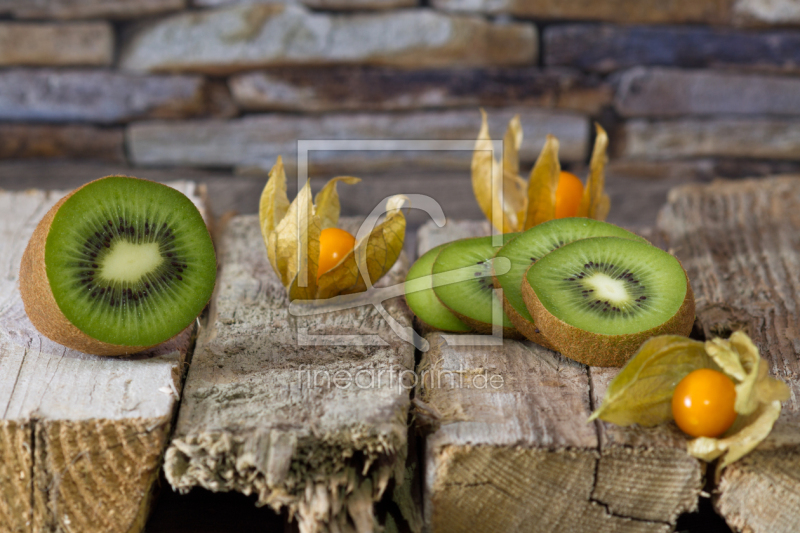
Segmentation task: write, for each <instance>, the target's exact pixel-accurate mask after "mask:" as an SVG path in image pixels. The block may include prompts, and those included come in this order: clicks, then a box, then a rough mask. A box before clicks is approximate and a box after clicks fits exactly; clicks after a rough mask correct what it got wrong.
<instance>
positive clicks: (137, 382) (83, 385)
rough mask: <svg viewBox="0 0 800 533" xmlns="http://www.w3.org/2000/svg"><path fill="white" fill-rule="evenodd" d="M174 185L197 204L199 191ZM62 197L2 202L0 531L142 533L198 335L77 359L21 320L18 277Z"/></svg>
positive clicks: (39, 195)
mask: <svg viewBox="0 0 800 533" xmlns="http://www.w3.org/2000/svg"><path fill="white" fill-rule="evenodd" d="M172 186H174V187H175V188H177V189H178V190H180V191H182V192H183V193H184V194H187V195H188V196H189V197H190V198H192V199H193V200H194V201H195V203H198V204H201V203H202V200H201V197H200V196H201V191H200V190H199V189H198V187H197V186H195V184H193V183H191V182H179V183H173V184H172ZM62 196H63V193H60V192H44V191H28V192H20V193H8V192H3V193H0V257H2V258H3V260H2V266H0V269H2V276H0V302H2V303H0V369H1V371H0V531H3V532H6V531H11V532H34V531H54V532H61V531H64V532H66V531H81V532H104V533H105V532H125V533H127V532H136V531H140V530H141V529H142V528H143V526H144V521H145V518H146V516H147V510H148V506H149V502H150V494H151V489H152V485H153V482H154V481H155V479H156V477H157V474H158V470H159V466H160V459H161V455H162V453H163V451H164V449H165V447H166V443H167V437H168V435H169V429H170V424H171V421H172V417H173V414H174V410H175V408H176V405H177V401H176V400H177V398H178V395H179V393H180V388H181V381H182V375H183V370H184V364H185V362H186V358H187V355H188V352H189V348H190V346H191V340H192V333H193V329H194V325H192V326H191V327H190V328H188V329H187V330H186V331H184V332H183V333H182V334H180V335H179V336H178V337H176V338H174V339H172V340H171V341H169V342H167V343H165V344H163V345H161V346H159V347H156V348H153V349H151V350H149V351H147V352H143V353H141V354H138V355H136V356H132V357H127V358H103V357H97V356H91V355H86V354H82V353H79V352H76V351H74V350H69V349H67V348H64V347H63V346H60V345H58V344H56V343H54V342H52V341H50V340H49V339H47V338H45V337H43V336H42V335H41V334H39V332H38V331H36V329H35V328H34V327H33V325H32V324H31V323H30V321H29V320H28V318H27V316H26V315H25V309H24V307H23V304H22V300H21V298H20V295H19V286H18V271H19V263H20V259H21V257H22V253H23V251H24V249H25V246H26V245H27V242H28V239H29V238H30V236H31V234H32V233H33V230H34V227H35V226H36V224H37V223H38V222H39V220H40V219H41V218H42V217H43V216H44V214H45V213H46V212H47V210H48V209H50V207H51V206H52V205H53V204H54V203H55V202H56V201H57V200H58V199H60V198H61V197H62Z"/></svg>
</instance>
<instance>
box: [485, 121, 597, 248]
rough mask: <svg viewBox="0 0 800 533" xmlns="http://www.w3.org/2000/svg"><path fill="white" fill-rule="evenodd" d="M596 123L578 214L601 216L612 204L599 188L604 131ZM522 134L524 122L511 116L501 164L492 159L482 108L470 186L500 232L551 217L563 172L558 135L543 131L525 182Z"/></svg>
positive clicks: (524, 226) (504, 139)
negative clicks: (521, 165)
mask: <svg viewBox="0 0 800 533" xmlns="http://www.w3.org/2000/svg"><path fill="white" fill-rule="evenodd" d="M595 127H596V129H597V139H596V140H595V145H594V150H593V151H592V160H591V163H590V171H589V177H588V178H587V181H586V186H585V187H584V193H583V197H582V198H581V205H580V208H579V209H578V215H577V216H580V217H588V218H594V219H597V220H605V219H606V216H607V215H608V210H609V207H610V201H609V198H608V195H607V194H606V193H605V192H604V191H603V187H604V184H605V165H606V162H607V160H608V158H607V157H606V149H607V148H608V135H606V132H605V130H603V128H601V127H600V125H596V126H595ZM522 137H523V135H522V125H521V124H520V120H519V116H515V117H514V118H512V119H511V121H510V122H509V123H508V129H507V130H506V134H505V136H504V137H503V159H502V164H501V162H500V161H498V160H497V159H495V158H494V154H493V151H492V139H491V137H490V136H489V126H488V123H487V118H486V113H485V112H484V111H483V110H481V129H480V131H479V132H478V140H477V141H476V143H475V151H474V152H473V154H472V191H473V193H474V194H475V199H476V200H477V201H478V205H479V206H480V208H481V211H483V214H484V215H485V216H486V218H487V219H488V220H489V221H490V222H491V223H492V225H494V227H495V228H497V230H498V231H501V232H502V233H514V232H517V231H523V230H526V229H528V228H531V227H533V226H536V225H537V224H541V223H542V222H547V221H548V220H552V219H553V218H555V210H556V207H555V205H556V189H557V188H558V180H559V175H560V174H561V163H560V162H559V160H558V147H559V143H558V139H557V138H556V137H554V136H552V135H548V136H547V140H546V142H545V145H544V147H543V148H542V151H541V153H540V154H539V157H538V159H537V160H536V164H535V165H534V167H533V169H532V170H531V174H530V177H529V179H528V180H527V181H526V180H524V179H523V178H522V177H521V176H520V168H519V148H520V146H521V145H522Z"/></svg>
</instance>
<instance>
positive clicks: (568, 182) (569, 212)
mask: <svg viewBox="0 0 800 533" xmlns="http://www.w3.org/2000/svg"><path fill="white" fill-rule="evenodd" d="M582 197H583V183H582V182H581V180H580V178H578V176H576V175H575V174H572V173H570V172H566V171H563V170H562V171H561V175H560V176H559V177H558V187H557V188H556V218H567V217H574V216H576V215H577V214H578V208H579V207H580V205H581V198H582Z"/></svg>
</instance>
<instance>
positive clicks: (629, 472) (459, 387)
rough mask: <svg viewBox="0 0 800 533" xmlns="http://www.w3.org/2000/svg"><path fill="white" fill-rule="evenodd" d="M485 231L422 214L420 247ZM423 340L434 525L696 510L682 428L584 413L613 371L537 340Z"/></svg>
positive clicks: (473, 527) (579, 527) (569, 522)
mask: <svg viewBox="0 0 800 533" xmlns="http://www.w3.org/2000/svg"><path fill="white" fill-rule="evenodd" d="M487 230H488V226H487V225H486V224H483V223H468V224H458V223H456V224H452V223H451V224H448V225H447V226H445V227H444V228H442V229H439V228H436V227H435V226H433V225H432V224H427V225H425V226H423V228H422V229H421V230H420V233H419V237H418V243H419V245H420V249H419V253H420V254H422V253H424V252H425V251H426V250H427V249H428V247H432V246H436V245H437V244H440V243H441V242H447V241H449V240H452V239H453V238H463V237H465V236H468V235H467V234H468V233H470V232H472V234H473V235H475V234H485V232H486V231H487ZM427 339H428V341H429V342H430V345H431V348H430V350H429V351H428V352H427V353H425V354H424V355H423V358H422V362H421V364H420V366H419V367H418V373H419V374H420V383H419V386H418V389H417V400H416V401H417V416H418V418H419V420H420V421H422V422H423V424H424V426H425V428H426V431H425V457H424V462H425V469H426V478H425V498H424V510H425V519H426V524H427V526H428V527H429V528H430V531H432V532H442V531H446V532H455V531H489V532H494V531H497V532H501V531H543V532H544V531H587V532H596V531H608V532H633V531H636V532H639V531H641V532H645V531H646V532H655V531H659V532H660V531H672V530H673V528H674V526H675V523H676V521H677V518H678V516H679V515H680V514H681V513H683V512H687V511H693V510H695V509H696V508H697V500H698V496H699V493H700V490H701V488H702V484H703V472H704V467H703V464H702V463H701V462H700V461H698V460H696V459H693V458H692V457H689V456H688V455H687V454H686V451H685V449H686V448H685V446H686V444H685V438H684V437H683V436H682V435H681V434H680V432H679V431H678V430H677V428H676V427H675V426H672V425H669V426H662V427H658V428H653V429H650V430H643V429H641V428H618V427H615V426H612V425H610V424H606V423H603V422H595V423H590V424H587V423H586V419H587V418H588V417H589V414H590V413H591V411H592V410H593V409H594V407H595V406H596V405H598V402H599V400H600V398H602V395H603V394H604V392H605V389H606V387H607V385H608V382H609V381H610V380H611V378H612V377H613V376H614V375H616V372H617V370H615V369H599V368H589V367H586V366H583V365H579V364H577V363H575V362H573V361H571V360H569V359H565V358H563V357H562V356H561V355H560V354H557V353H555V352H552V351H549V350H546V349H544V348H542V347H540V346H538V345H536V344H533V343H530V342H517V341H510V340H504V341H503V343H502V345H496V346H487V345H480V344H479V343H475V342H472V343H470V344H469V345H467V346H457V345H455V344H454V342H457V341H459V340H461V341H463V339H464V336H460V335H453V336H449V335H443V334H441V333H431V334H429V335H428V336H427ZM493 380H494V381H493ZM493 383H494V385H493Z"/></svg>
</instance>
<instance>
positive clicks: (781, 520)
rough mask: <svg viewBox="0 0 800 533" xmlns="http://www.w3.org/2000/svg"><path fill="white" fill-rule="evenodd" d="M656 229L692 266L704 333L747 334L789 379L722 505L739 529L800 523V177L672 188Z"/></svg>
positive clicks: (721, 492)
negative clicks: (778, 407)
mask: <svg viewBox="0 0 800 533" xmlns="http://www.w3.org/2000/svg"><path fill="white" fill-rule="evenodd" d="M659 229H660V230H661V232H662V233H663V235H664V238H665V239H666V241H667V243H668V244H669V246H670V247H671V248H672V249H673V250H674V252H675V254H676V255H677V256H678V257H679V258H680V259H681V261H682V262H683V265H684V267H685V268H686V270H687V272H688V274H689V278H690V279H691V280H692V286H693V287H694V289H695V296H696V299H697V316H698V318H699V320H700V322H701V323H702V325H703V329H704V331H705V334H706V336H707V337H709V338H710V337H713V336H715V335H719V336H728V335H729V334H730V333H731V332H733V331H736V330H738V329H743V330H744V331H746V332H747V333H748V334H749V335H750V336H751V337H752V339H753V341H754V342H755V344H756V345H757V346H758V347H759V349H760V351H761V354H762V356H764V357H765V358H766V359H767V361H768V362H769V365H770V372H771V374H772V375H774V376H776V377H779V378H781V379H783V380H784V381H786V382H787V383H788V384H789V387H790V389H791V392H792V394H791V398H790V399H789V400H788V401H787V402H785V403H784V404H783V411H782V412H781V416H780V418H779V419H778V422H777V423H776V425H775V427H774V429H773V431H772V433H771V434H770V436H769V437H768V438H767V440H766V441H764V442H763V443H762V444H761V445H760V446H759V447H758V448H757V449H756V451H755V452H754V453H753V454H752V455H750V456H748V457H747V458H746V459H744V460H742V461H739V462H737V463H734V464H733V465H730V466H729V467H728V468H726V469H725V471H724V472H723V474H722V478H721V480H720V482H719V487H718V495H717V497H716V500H715V502H716V508H717V510H718V511H719V512H720V513H721V514H722V515H723V516H724V517H725V519H726V520H727V521H728V523H729V524H730V525H731V526H732V527H734V528H736V529H737V530H741V531H752V532H754V533H759V532H776V531H777V532H782V531H787V532H788V531H793V530H795V529H796V525H797V523H798V522H800V506H798V505H792V503H791V502H795V501H797V499H798V494H799V493H800V488H799V486H798V483H797V479H796V477H797V476H796V471H797V461H798V454H800V424H799V422H800V403H799V401H800V380H798V375H799V374H800V357H799V356H800V341H798V338H800V336H798V322H797V313H798V307H799V306H800V301H799V300H798V287H800V177H798V176H783V177H776V178H772V179H767V180H745V181H741V182H736V183H733V182H726V181H719V182H715V183H713V184H711V185H705V186H701V185H687V186H684V187H681V188H678V189H675V190H673V191H672V192H671V193H670V195H669V203H668V204H667V205H666V206H665V207H664V209H663V210H662V212H661V213H660V217H659Z"/></svg>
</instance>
